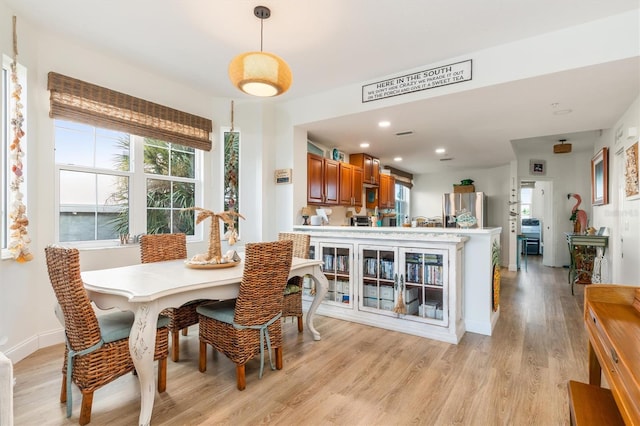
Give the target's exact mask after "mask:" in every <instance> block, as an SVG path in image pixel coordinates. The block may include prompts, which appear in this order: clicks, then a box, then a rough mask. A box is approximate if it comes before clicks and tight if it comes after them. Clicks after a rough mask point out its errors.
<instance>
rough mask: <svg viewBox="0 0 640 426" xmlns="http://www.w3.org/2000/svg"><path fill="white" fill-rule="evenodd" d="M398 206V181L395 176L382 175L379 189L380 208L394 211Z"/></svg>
mask: <svg viewBox="0 0 640 426" xmlns="http://www.w3.org/2000/svg"><path fill="white" fill-rule="evenodd" d="M395 206H396V180H395V179H394V178H393V176H390V175H385V174H381V175H380V187H379V188H378V207H379V208H381V209H393V208H395Z"/></svg>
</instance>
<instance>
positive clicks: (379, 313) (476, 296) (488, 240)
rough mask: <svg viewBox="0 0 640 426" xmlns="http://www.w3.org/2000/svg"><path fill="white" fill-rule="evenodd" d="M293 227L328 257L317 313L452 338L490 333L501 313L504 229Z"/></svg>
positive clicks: (322, 256) (316, 251) (314, 249)
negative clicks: (326, 292)
mask: <svg viewBox="0 0 640 426" xmlns="http://www.w3.org/2000/svg"><path fill="white" fill-rule="evenodd" d="M294 231H296V232H305V233H308V234H310V235H311V243H312V252H313V253H314V256H315V258H317V259H321V260H323V261H324V270H325V274H326V275H327V278H328V279H329V282H330V289H329V290H330V291H329V295H328V297H327V298H326V300H325V302H324V303H322V304H321V306H320V307H319V309H318V311H317V312H318V314H320V315H327V316H332V317H335V318H341V319H345V320H350V321H354V322H360V323H363V324H368V325H372V326H377V327H382V328H387V329H391V330H397V331H402V332H406V333H409V334H414V335H419V336H423V337H429V338H434V339H437V340H442V341H447V342H451V343H457V342H458V341H459V340H460V338H461V337H462V335H463V334H464V332H466V331H469V332H473V333H480V334H484V335H491V333H492V331H493V328H494V326H495V324H496V322H497V320H498V317H499V312H500V309H499V277H500V272H499V268H500V264H499V263H500V262H499V259H500V255H499V250H500V233H501V231H502V229H501V228H483V229H460V228H425V227H418V228H407V227H347V226H304V225H300V226H295V227H294ZM496 269H497V273H496ZM305 291H306V292H307V293H309V291H310V289H305ZM403 304H404V306H402V305H403Z"/></svg>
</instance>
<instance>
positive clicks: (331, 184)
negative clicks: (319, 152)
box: [323, 158, 340, 205]
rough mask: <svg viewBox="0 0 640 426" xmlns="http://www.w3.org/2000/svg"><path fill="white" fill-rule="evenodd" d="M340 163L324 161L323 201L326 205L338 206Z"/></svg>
mask: <svg viewBox="0 0 640 426" xmlns="http://www.w3.org/2000/svg"><path fill="white" fill-rule="evenodd" d="M339 186H340V162H338V161H333V160H329V159H327V158H325V159H324V201H323V204H326V205H337V204H340V200H339V196H340V194H339Z"/></svg>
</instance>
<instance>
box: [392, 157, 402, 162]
mask: <svg viewBox="0 0 640 426" xmlns="http://www.w3.org/2000/svg"><path fill="white" fill-rule="evenodd" d="M393 161H402V157H394V158H393Z"/></svg>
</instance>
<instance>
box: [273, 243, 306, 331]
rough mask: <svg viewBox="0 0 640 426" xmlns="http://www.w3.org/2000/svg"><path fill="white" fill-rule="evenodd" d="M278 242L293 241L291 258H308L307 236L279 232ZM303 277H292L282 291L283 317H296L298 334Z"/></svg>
mask: <svg viewBox="0 0 640 426" xmlns="http://www.w3.org/2000/svg"><path fill="white" fill-rule="evenodd" d="M278 240H279V241H287V240H291V241H293V256H294V257H301V258H303V259H308V258H309V244H310V240H311V237H310V236H309V234H303V233H296V232H281V233H280V234H278ZM303 281H304V277H292V278H290V279H289V281H288V282H287V287H286V288H285V291H284V304H283V306H282V316H283V317H285V318H286V317H298V332H299V333H302V330H303V327H302V324H303V322H302V283H303Z"/></svg>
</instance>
